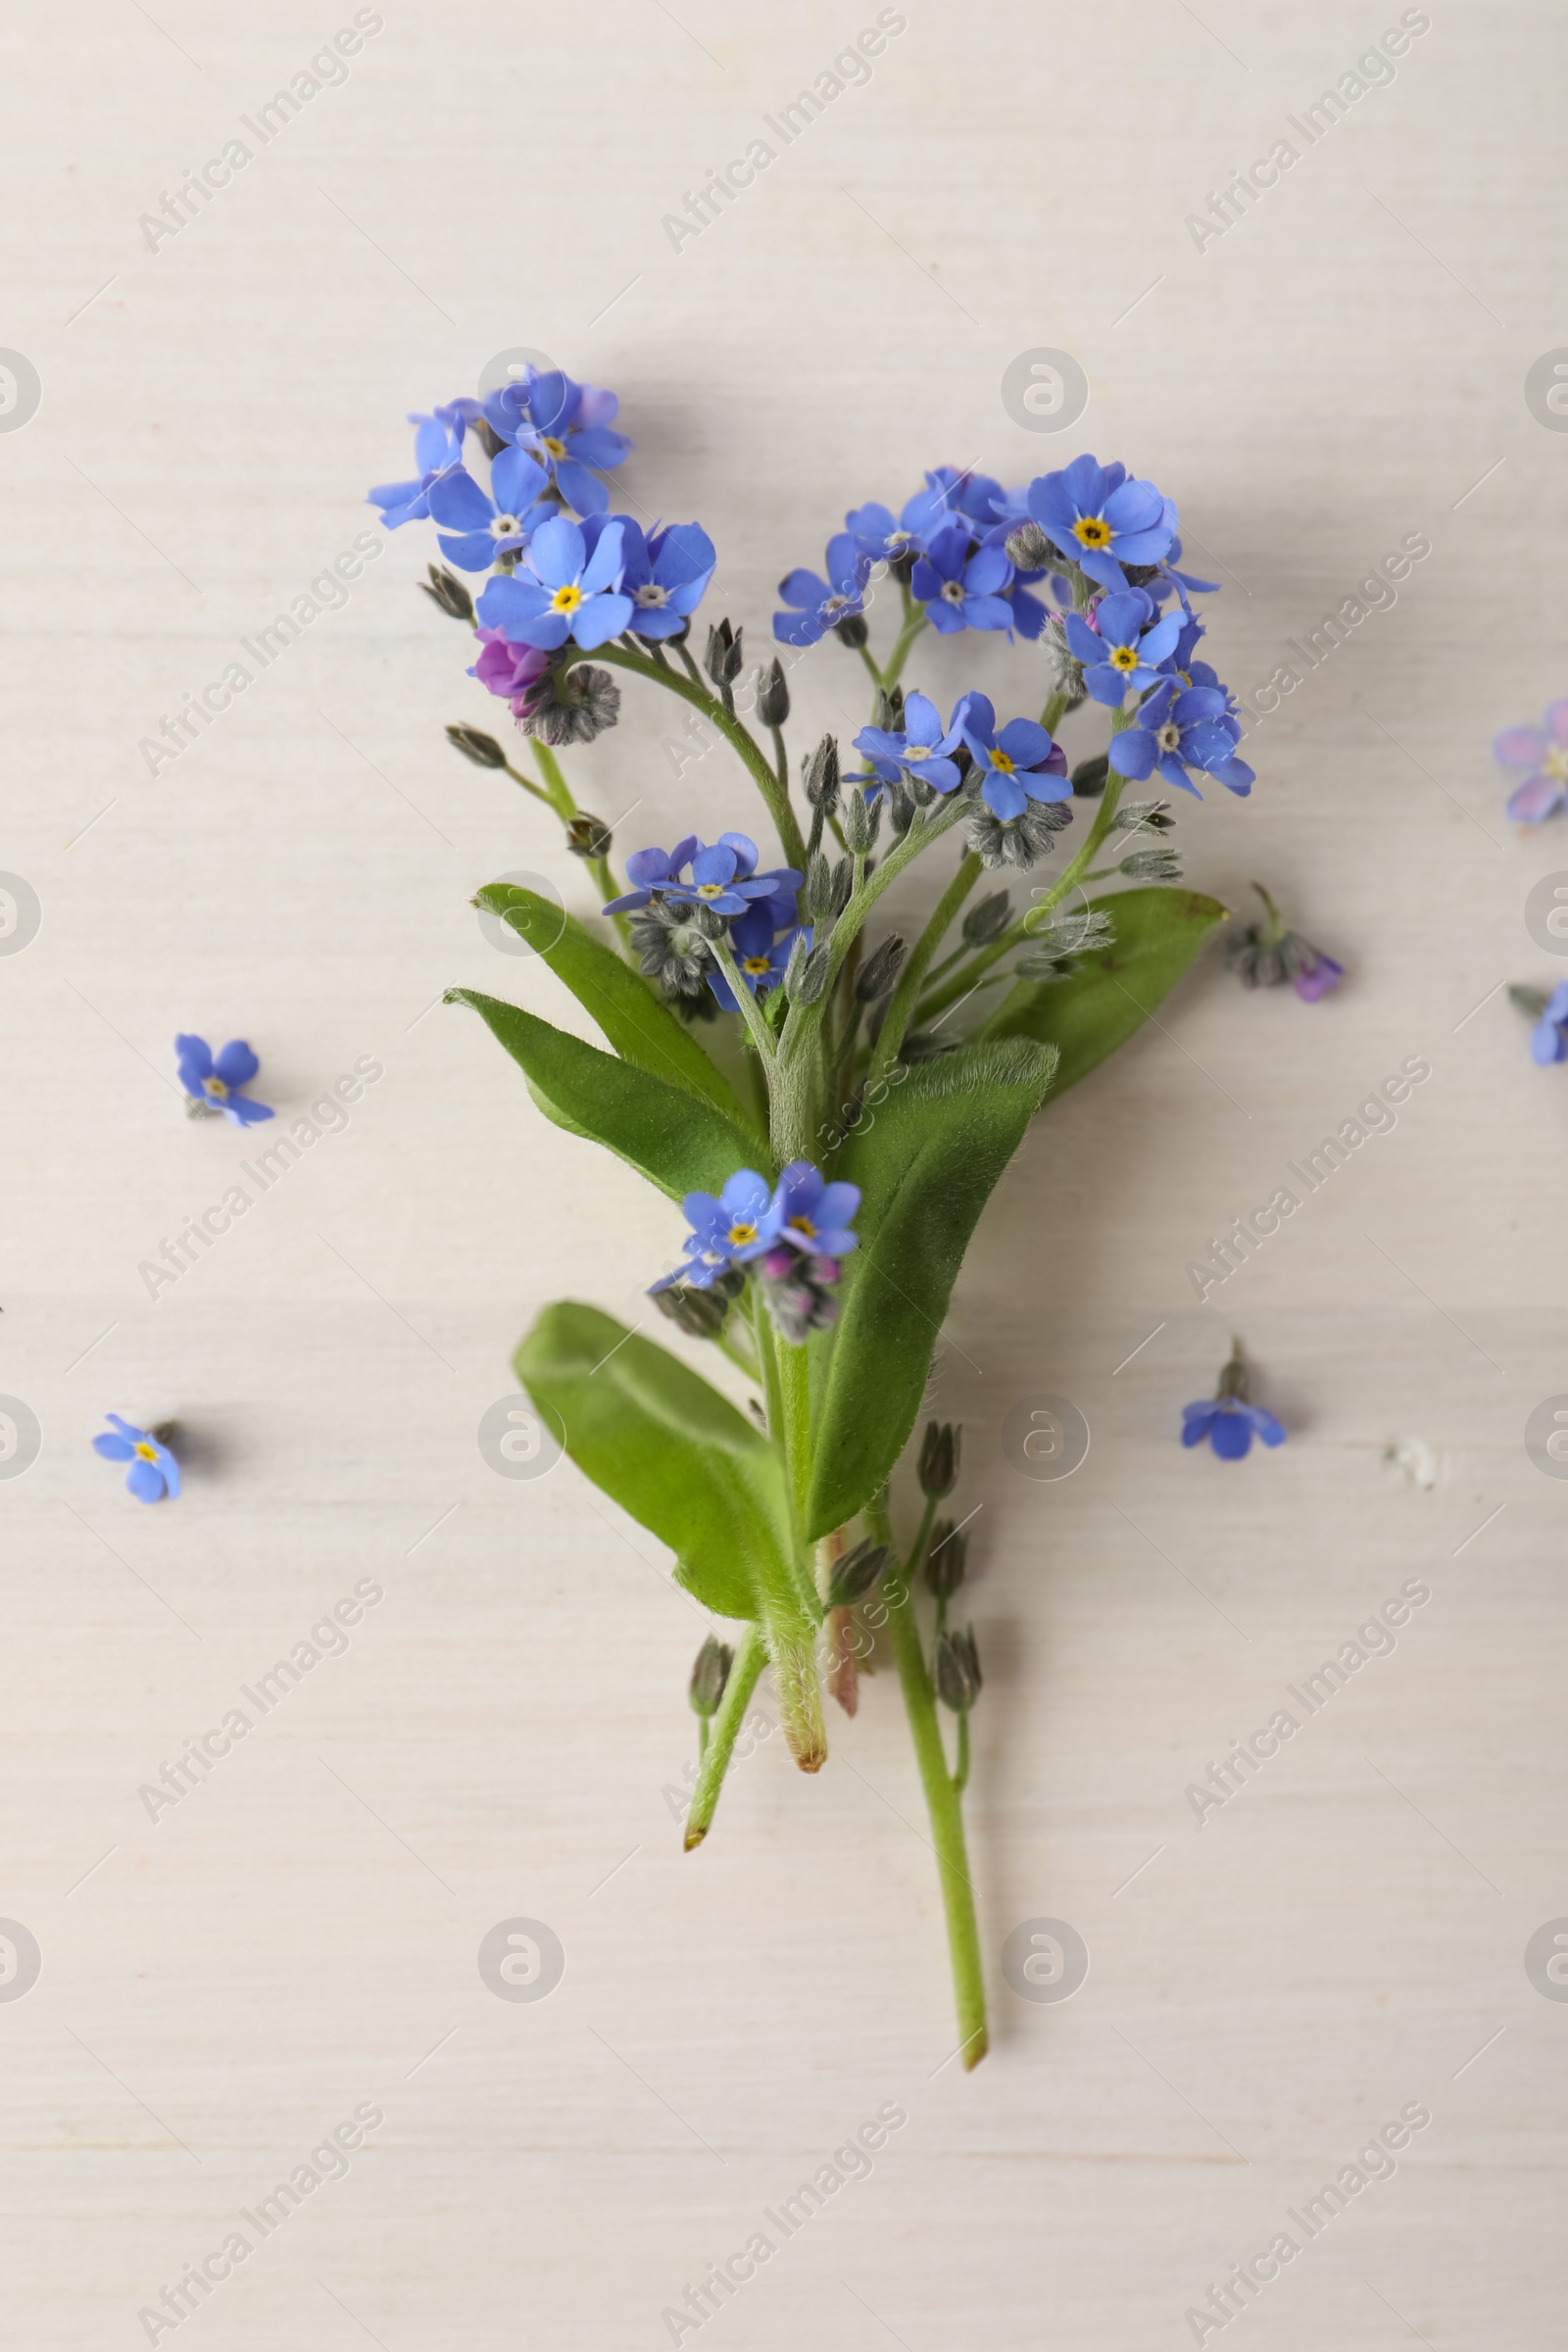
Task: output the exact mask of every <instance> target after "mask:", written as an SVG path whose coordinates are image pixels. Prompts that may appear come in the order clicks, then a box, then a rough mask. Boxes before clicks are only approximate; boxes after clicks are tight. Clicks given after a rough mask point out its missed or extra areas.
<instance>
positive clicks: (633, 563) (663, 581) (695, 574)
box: [582, 515, 718, 638]
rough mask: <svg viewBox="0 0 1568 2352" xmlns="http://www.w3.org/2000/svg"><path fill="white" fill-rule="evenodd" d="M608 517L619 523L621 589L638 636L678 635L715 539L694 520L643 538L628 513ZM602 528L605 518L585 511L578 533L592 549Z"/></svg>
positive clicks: (695, 602) (709, 572) (713, 557)
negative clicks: (630, 608)
mask: <svg viewBox="0 0 1568 2352" xmlns="http://www.w3.org/2000/svg"><path fill="white" fill-rule="evenodd" d="M610 520H611V521H613V522H614V523H618V524H619V526H620V533H621V542H620V552H621V561H622V566H623V567H622V570H621V576H620V588H621V594H622V595H623V596H629V597H630V598H631V603H632V614H631V626H632V628H633V629H634V630H635V631H636V633H637V635H638V636H639V637H650V638H661V637H678V636H679V635H680V633H681V631H682V629H684V628H685V626H686V624H687V622H688V621H689V620H690V618H691V616H692V614H693V613H695V612H696V610H697V608H698V606H699V605H700V604H701V603H702V601H703V598H704V596H705V595H706V594H707V591H708V583H709V581H710V580H711V578H712V576H713V567H714V565H715V564H717V562H718V556H717V553H716V552H715V550H714V547H713V542H712V541H711V539H710V537H709V536H708V533H707V532H706V531H705V530H704V529H703V527H702V524H701V523H698V522H674V523H670V524H669V525H668V526H667V527H666V528H665V529H663V530H662V531H661V530H656V531H655V532H654V533H653V534H652V536H651V537H649V538H645V537H644V536H643V530H642V525H641V524H640V523H638V522H636V521H634V520H633V519H632V517H631V516H630V515H614V516H613V517H611V518H610ZM605 528H606V519H605V518H604V517H602V516H600V515H584V517H583V522H582V535H583V538H584V540H585V541H586V543H587V545H588V547H589V548H590V549H592V548H593V547H594V546H595V545H596V543H597V541H598V538H599V536H600V534H601V532H602V531H603V530H604V529H605Z"/></svg>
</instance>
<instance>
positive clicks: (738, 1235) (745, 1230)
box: [729, 1224, 757, 1250]
mask: <svg viewBox="0 0 1568 2352" xmlns="http://www.w3.org/2000/svg"><path fill="white" fill-rule="evenodd" d="M756 1239H757V1227H756V1226H755V1225H747V1224H740V1225H732V1226H731V1227H730V1229H729V1240H730V1247H731V1249H732V1250H735V1249H740V1248H742V1247H744V1245H745V1244H746V1243H747V1242H755V1241H756Z"/></svg>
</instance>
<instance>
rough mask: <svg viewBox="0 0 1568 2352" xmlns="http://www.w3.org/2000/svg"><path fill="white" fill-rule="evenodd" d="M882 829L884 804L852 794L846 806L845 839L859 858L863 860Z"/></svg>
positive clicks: (860, 794)
mask: <svg viewBox="0 0 1568 2352" xmlns="http://www.w3.org/2000/svg"><path fill="white" fill-rule="evenodd" d="M881 828H882V804H881V802H880V801H868V800H867V799H866V797H865V795H864V793H863V792H852V793H851V794H850V796H849V798H848V800H847V801H846V802H845V804H844V838H845V841H846V842H847V843H848V845H849V847H850V849H851V850H852V851H853V853H854V855H855V856H856V857H857V858H863V857H864V856H865V853H866V851H867V850H868V849H870V847H871V845H872V843H873V842H874V841H875V840H876V837H877V834H878V833H879V832H880V831H881Z"/></svg>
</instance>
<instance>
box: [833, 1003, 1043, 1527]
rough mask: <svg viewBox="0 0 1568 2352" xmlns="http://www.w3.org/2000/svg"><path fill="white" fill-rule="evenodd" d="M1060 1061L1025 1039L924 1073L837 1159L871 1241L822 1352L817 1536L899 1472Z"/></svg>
mask: <svg viewBox="0 0 1568 2352" xmlns="http://www.w3.org/2000/svg"><path fill="white" fill-rule="evenodd" d="M1055 1058H1056V1057H1055V1054H1054V1050H1053V1049H1052V1048H1051V1047H1048V1046H1039V1045H1032V1044H1030V1043H1028V1042H1027V1041H1025V1040H1022V1039H1017V1040H1013V1041H1012V1042H1010V1043H1008V1044H1006V1045H1002V1046H991V1045H979V1046H969V1047H966V1048H965V1049H964V1050H963V1052H962V1053H959V1054H953V1055H951V1056H949V1057H946V1058H944V1059H943V1060H941V1061H934V1062H926V1063H922V1064H920V1065H918V1066H917V1067H915V1068H914V1069H911V1070H910V1071H909V1073H908V1075H907V1078H905V1079H904V1081H903V1082H902V1083H901V1084H899V1085H890V1086H889V1090H888V1094H887V1097H886V1099H885V1101H884V1102H882V1103H879V1104H875V1105H872V1106H871V1108H870V1110H869V1111H868V1113H867V1115H866V1116H865V1117H864V1118H862V1120H861V1122H860V1124H859V1125H858V1127H857V1128H856V1129H855V1131H854V1133H853V1134H852V1135H851V1136H850V1138H849V1140H848V1142H847V1143H846V1145H845V1146H844V1149H843V1150H842V1151H841V1152H840V1153H839V1154H838V1158H837V1161H836V1164H835V1166H834V1169H833V1173H834V1174H835V1175H836V1176H841V1177H844V1178H847V1179H848V1181H849V1182H850V1183H852V1184H858V1186H859V1187H860V1191H861V1195H862V1199H861V1203H860V1208H859V1213H858V1216H857V1218H856V1224H857V1227H858V1231H859V1233H860V1235H861V1237H862V1238H861V1247H860V1248H859V1249H858V1250H856V1251H855V1252H854V1254H853V1255H852V1256H850V1257H848V1258H846V1260H845V1261H844V1284H843V1291H842V1293H841V1297H842V1299H843V1312H842V1314H841V1317H840V1320H839V1324H838V1327H837V1330H836V1332H835V1333H834V1334H833V1335H832V1337H831V1342H830V1344H829V1345H828V1346H826V1347H823V1346H821V1345H820V1344H818V1345H817V1347H816V1348H814V1349H813V1353H814V1354H815V1356H816V1359H817V1360H816V1365H815V1367H814V1368H815V1370H816V1374H817V1379H816V1384H815V1385H816V1391H817V1393H816V1395H815V1397H813V1400H812V1424H813V1429H812V1464H811V1488H810V1495H809V1502H808V1508H807V1521H808V1526H807V1533H808V1534H809V1536H811V1537H817V1536H825V1535H827V1534H828V1533H830V1531H831V1530H832V1529H834V1528H836V1527H842V1526H843V1524H844V1523H845V1521H846V1520H847V1519H849V1518H851V1517H852V1516H853V1515H854V1513H855V1512H856V1511H858V1510H859V1509H860V1508H861V1506H862V1505H863V1504H864V1503H865V1502H867V1501H868V1500H869V1498H870V1497H871V1496H872V1495H874V1494H875V1493H876V1492H877V1490H878V1489H879V1488H880V1487H881V1485H882V1483H883V1481H884V1480H885V1479H886V1477H887V1475H888V1473H889V1471H890V1470H891V1469H892V1467H893V1465H894V1463H895V1462H896V1461H897V1459H898V1457H899V1454H900V1452H901V1451H902V1449H903V1446H904V1443H905V1440H906V1439H907V1437H908V1435H909V1432H910V1430H911V1429H912V1428H913V1426H914V1418H915V1415H916V1413H917V1412H918V1411H919V1409H920V1397H921V1393H922V1391H923V1389H924V1387H925V1378H926V1371H927V1367H928V1366H929V1364H930V1361H931V1350H932V1348H933V1346H934V1345H935V1342H936V1337H937V1333H938V1332H939V1330H940V1329H941V1326H942V1318H943V1316H944V1315H945V1314H946V1313H947V1311H948V1299H949V1297H950V1295H951V1293H952V1290H953V1285H954V1281H955V1279H956V1275H957V1271H958V1267H959V1265H960V1263H961V1262H962V1259H963V1252H964V1250H965V1249H966V1248H967V1246H968V1242H969V1237H970V1235H971V1234H972V1233H973V1231H974V1228H975V1225H976V1223H977V1221H978V1219H979V1215H980V1211H981V1210H982V1208H984V1206H985V1204H986V1201H987V1200H988V1199H989V1198H990V1195H991V1192H992V1190H993V1188H994V1186H995V1185H996V1183H997V1181H998V1179H999V1178H1000V1177H1001V1175H1002V1172H1003V1170H1004V1169H1005V1166H1006V1164H1007V1162H1008V1160H1009V1159H1010V1158H1011V1157H1012V1154H1013V1152H1015V1151H1016V1150H1017V1148H1018V1145H1019V1143H1020V1141H1021V1140H1022V1137H1023V1132H1024V1129H1025V1128H1026V1127H1027V1126H1028V1124H1029V1121H1030V1119H1031V1118H1032V1117H1033V1115H1034V1113H1035V1111H1036V1110H1037V1109H1038V1108H1039V1105H1040V1102H1041V1099H1042V1097H1043V1096H1044V1095H1045V1093H1046V1090H1047V1088H1048V1086H1049V1085H1050V1083H1051V1075H1052V1071H1053V1070H1054V1066H1055Z"/></svg>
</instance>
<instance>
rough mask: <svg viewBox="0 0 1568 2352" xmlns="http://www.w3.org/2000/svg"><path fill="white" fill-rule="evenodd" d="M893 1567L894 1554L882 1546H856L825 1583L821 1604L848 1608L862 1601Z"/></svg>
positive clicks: (837, 1565) (836, 1565)
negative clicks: (826, 1585) (824, 1593)
mask: <svg viewBox="0 0 1568 2352" xmlns="http://www.w3.org/2000/svg"><path fill="white" fill-rule="evenodd" d="M892 1565H893V1554H892V1552H891V1551H890V1550H889V1549H888V1547H887V1545H886V1544H868V1543H864V1542H862V1543H859V1544H857V1545H856V1546H855V1549H854V1550H853V1551H847V1552H846V1553H845V1554H844V1557H843V1559H842V1560H839V1561H838V1562H837V1563H836V1564H835V1566H834V1569H833V1573H832V1575H831V1577H830V1578H829V1580H828V1588H827V1595H826V1598H825V1601H824V1603H823V1605H824V1607H826V1608H829V1609H851V1608H853V1607H854V1606H855V1603H856V1602H857V1601H858V1600H863V1599H864V1598H865V1596H866V1594H867V1593H869V1592H870V1591H871V1590H872V1588H873V1587H874V1586H876V1585H879V1584H880V1583H881V1581H882V1579H883V1577H884V1576H886V1574H887V1572H888V1570H889V1568H890V1567H891V1566H892Z"/></svg>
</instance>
